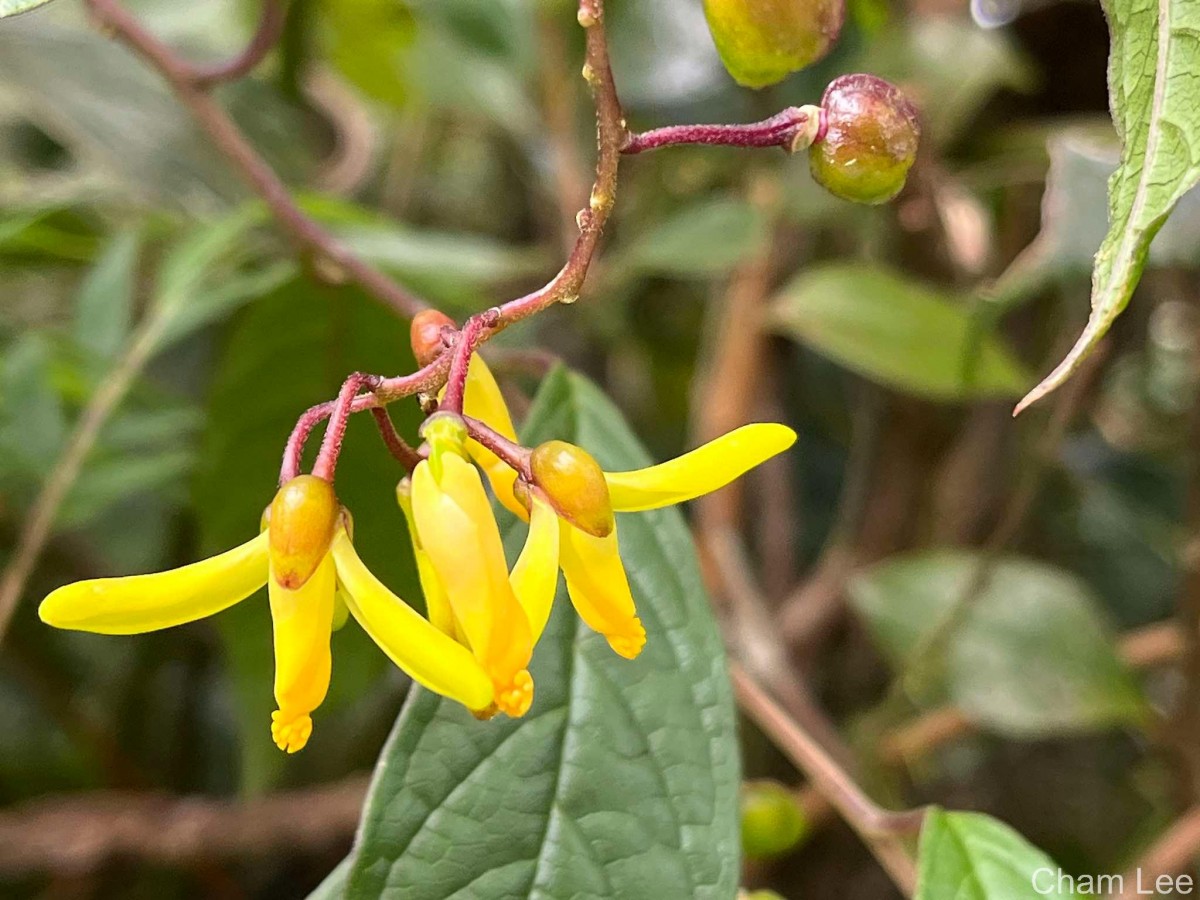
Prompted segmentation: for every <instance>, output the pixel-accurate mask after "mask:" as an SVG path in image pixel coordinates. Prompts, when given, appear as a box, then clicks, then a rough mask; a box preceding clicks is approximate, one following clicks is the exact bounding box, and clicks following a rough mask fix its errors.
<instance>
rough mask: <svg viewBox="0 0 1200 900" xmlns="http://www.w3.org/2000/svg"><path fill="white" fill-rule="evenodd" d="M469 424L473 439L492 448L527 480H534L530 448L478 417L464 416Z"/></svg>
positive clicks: (468, 431) (465, 421) (468, 428)
mask: <svg viewBox="0 0 1200 900" xmlns="http://www.w3.org/2000/svg"><path fill="white" fill-rule="evenodd" d="M462 420H463V422H464V423H465V424H466V426H467V434H469V435H470V436H471V439H472V440H474V441H476V442H478V443H480V444H482V445H483V446H484V447H486V448H487V449H489V450H491V451H492V452H493V453H495V454H496V455H497V456H498V457H500V458H501V459H502V460H504V461H505V462H506V463H508V464H509V465H510V466H512V467H513V468H514V469H516V470H517V471H518V472H520V473H521V474H522V475H523V476H525V479H526V480H527V481H531V480H533V472H532V471H531V470H530V468H529V457H530V450H529V448H528V447H522V446H521V445H520V444H518V443H516V442H515V441H510V440H509V439H508V438H506V437H505V436H504V435H502V434H501V433H500V432H498V431H496V430H495V429H494V428H492V427H490V426H489V425H487V424H486V423H484V422H481V421H479V420H478V419H472V418H471V417H470V416H463V417H462Z"/></svg>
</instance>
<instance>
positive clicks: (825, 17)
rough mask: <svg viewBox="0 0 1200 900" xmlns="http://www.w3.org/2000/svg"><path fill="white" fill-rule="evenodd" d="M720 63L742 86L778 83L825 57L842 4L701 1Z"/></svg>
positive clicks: (830, 0)
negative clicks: (723, 64) (719, 56)
mask: <svg viewBox="0 0 1200 900" xmlns="http://www.w3.org/2000/svg"><path fill="white" fill-rule="evenodd" d="M704 12H705V15H706V16H707V17H708V28H709V30H710V31H711V32H712V36H713V41H714V42H715V43H716V45H717V52H718V53H720V54H721V61H722V62H723V63H725V68H726V69H728V70H729V74H730V75H732V76H733V78H734V80H735V81H737V83H738V84H740V85H742V86H743V87H751V88H761V87H766V86H767V85H771V84H775V83H776V82H778V81H782V80H783V79H784V78H785V77H787V76H788V75H789V74H790V73H792V72H795V71H796V70H798V69H803V68H804V67H805V66H807V65H810V64H812V63H814V62H816V61H817V60H818V59H820V58H821V57H822V56H824V55H825V54H826V53H828V52H829V48H830V47H832V46H833V42H834V41H835V40H837V36H838V32H840V31H841V30H842V19H843V18H844V16H845V3H844V0H704Z"/></svg>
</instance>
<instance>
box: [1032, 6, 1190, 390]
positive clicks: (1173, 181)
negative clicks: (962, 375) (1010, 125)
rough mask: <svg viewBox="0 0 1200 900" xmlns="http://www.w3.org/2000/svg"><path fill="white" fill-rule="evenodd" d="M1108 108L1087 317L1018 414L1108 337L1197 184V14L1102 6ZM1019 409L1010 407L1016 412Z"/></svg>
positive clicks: (1178, 9) (1187, 10)
mask: <svg viewBox="0 0 1200 900" xmlns="http://www.w3.org/2000/svg"><path fill="white" fill-rule="evenodd" d="M1104 9H1105V13H1106V14H1107V16H1108V25H1109V32H1110V36H1111V39H1112V52H1111V53H1110V55H1109V60H1108V83H1109V84H1110V85H1112V88H1113V90H1112V95H1111V97H1110V103H1111V106H1112V112H1113V121H1114V123H1115V124H1116V127H1117V134H1118V135H1119V136H1120V138H1121V145H1122V146H1121V164H1120V166H1119V167H1118V168H1117V171H1116V172H1115V173H1114V175H1113V177H1112V179H1111V180H1110V181H1109V185H1108V198H1109V215H1108V221H1109V230H1108V236H1107V237H1106V238H1105V239H1104V243H1103V244H1102V245H1101V247H1100V252H1099V253H1097V254H1096V263H1095V269H1094V270H1093V272H1092V310H1091V314H1090V315H1089V316H1088V323H1087V326H1086V327H1085V328H1084V330H1083V333H1082V334H1081V335H1080V336H1079V340H1077V341H1076V342H1075V346H1074V347H1072V348H1071V351H1070V352H1069V353H1068V354H1067V356H1066V357H1065V358H1064V359H1063V361H1062V362H1060V363H1059V364H1058V366H1057V367H1055V369H1054V371H1053V372H1051V373H1050V374H1049V375H1048V376H1046V378H1045V379H1043V380H1042V382H1041V383H1040V384H1038V386H1037V387H1035V388H1034V389H1033V390H1032V391H1030V393H1029V395H1028V396H1027V397H1026V398H1025V399H1024V400H1022V401H1021V407H1023V406H1025V405H1027V404H1029V403H1032V402H1034V401H1036V400H1037V399H1038V398H1040V397H1043V396H1045V395H1046V394H1048V393H1049V392H1050V391H1052V390H1054V389H1055V388H1057V387H1059V386H1060V385H1061V384H1062V383H1063V382H1064V381H1066V380H1067V379H1068V378H1069V377H1070V376H1071V374H1072V373H1073V372H1074V371H1075V370H1076V368H1078V366H1079V364H1080V363H1081V362H1082V361H1083V360H1084V358H1085V357H1086V356H1087V355H1088V354H1089V353H1091V351H1092V349H1093V348H1094V347H1095V346H1096V344H1097V343H1098V342H1099V341H1100V339H1101V338H1103V337H1104V335H1105V334H1107V333H1108V329H1109V328H1110V327H1111V326H1112V323H1113V322H1114V321H1115V320H1116V318H1117V316H1119V315H1120V314H1121V311H1122V310H1124V309H1125V307H1126V306H1127V305H1128V303H1129V300H1130V298H1131V297H1132V296H1133V291H1134V288H1136V287H1137V284H1138V281H1139V280H1140V279H1141V277H1142V269H1143V268H1144V267H1145V265H1146V257H1147V255H1148V253H1149V250H1150V242H1151V241H1152V240H1154V236H1155V235H1156V234H1157V233H1158V231H1159V229H1160V228H1162V226H1163V223H1164V222H1165V221H1166V220H1167V217H1168V216H1169V215H1170V214H1171V211H1172V210H1173V209H1174V208H1175V204H1176V203H1178V202H1179V200H1180V198H1182V197H1183V195H1184V194H1185V193H1186V192H1187V191H1188V190H1189V189H1191V188H1192V187H1193V186H1195V184H1196V183H1197V182H1198V181H1200V157H1198V156H1197V155H1196V151H1195V150H1194V147H1195V146H1197V145H1200V79H1197V78H1196V77H1195V72H1194V69H1195V62H1196V56H1197V54H1198V53H1200V45H1198V41H1200V37H1198V35H1200V7H1197V6H1196V4H1194V3H1190V2H1186V0H1108V2H1106V3H1104ZM1018 408H1020V407H1018Z"/></svg>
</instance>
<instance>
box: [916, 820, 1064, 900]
mask: <svg viewBox="0 0 1200 900" xmlns="http://www.w3.org/2000/svg"><path fill="white" fill-rule="evenodd" d="M1059 871H1060V869H1059V866H1058V865H1056V864H1055V862H1054V860H1052V859H1050V857H1048V856H1046V854H1044V853H1043V852H1042V851H1041V850H1039V849H1037V847H1034V846H1033V845H1032V844H1030V843H1029V842H1028V841H1026V840H1025V838H1023V837H1021V835H1019V834H1017V832H1015V831H1013V830H1012V829H1011V828H1009V827H1008V826H1007V825H1005V824H1004V823H1003V822H1000V821H997V820H996V819H993V818H992V817H991V816H985V815H982V814H981V813H966V812H946V811H945V810H943V809H938V808H937V807H933V808H932V809H930V810H929V811H928V812H927V813H926V814H925V821H924V823H923V824H922V826H921V841H920V846H919V848H918V859H917V891H916V894H915V895H914V900H947V898H949V897H953V898H955V900H1017V898H1022V897H1068V896H1074V892H1073V891H1072V892H1068V893H1063V892H1061V891H1060V890H1059V885H1058V879H1057V877H1056V876H1057V875H1058V873H1059ZM1035 877H1036V879H1037V880H1036V881H1035Z"/></svg>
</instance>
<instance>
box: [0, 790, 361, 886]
mask: <svg viewBox="0 0 1200 900" xmlns="http://www.w3.org/2000/svg"><path fill="white" fill-rule="evenodd" d="M366 791H367V779H366V778H365V777H354V778H349V779H346V780H345V781H341V782H337V783H335V784H330V785H325V786H323V787H317V788H309V789H305V790H297V791H291V792H288V793H279V794H271V795H268V796H265V797H261V798H258V799H253V800H245V801H240V800H223V799H215V798H211V797H182V798H181V797H170V796H166V795H160V794H150V793H130V792H121V791H101V792H95V793H90V794H81V795H74V796H70V797H55V798H49V799H42V800H37V801H34V802H31V803H27V804H25V805H23V806H20V807H17V808H15V809H10V810H6V811H4V812H0V872H3V873H5V874H6V875H18V874H24V873H30V872H40V871H49V872H55V873H81V872H91V871H95V870H97V869H99V868H100V867H102V866H104V865H105V864H106V863H108V862H111V861H112V860H114V859H120V858H134V859H139V860H147V861H152V862H157V863H166V864H173V865H179V864H184V863H193V862H209V861H213V860H236V859H247V858H255V857H261V856H265V855H268V854H274V853H293V854H299V853H306V852H307V853H311V852H318V851H327V850H334V849H337V848H338V846H339V845H343V844H345V845H348V844H349V842H350V838H351V837H352V835H353V834H354V829H355V827H356V826H357V825H358V818H359V812H360V809H361V807H362V802H363V797H364V796H365V794H366Z"/></svg>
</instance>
